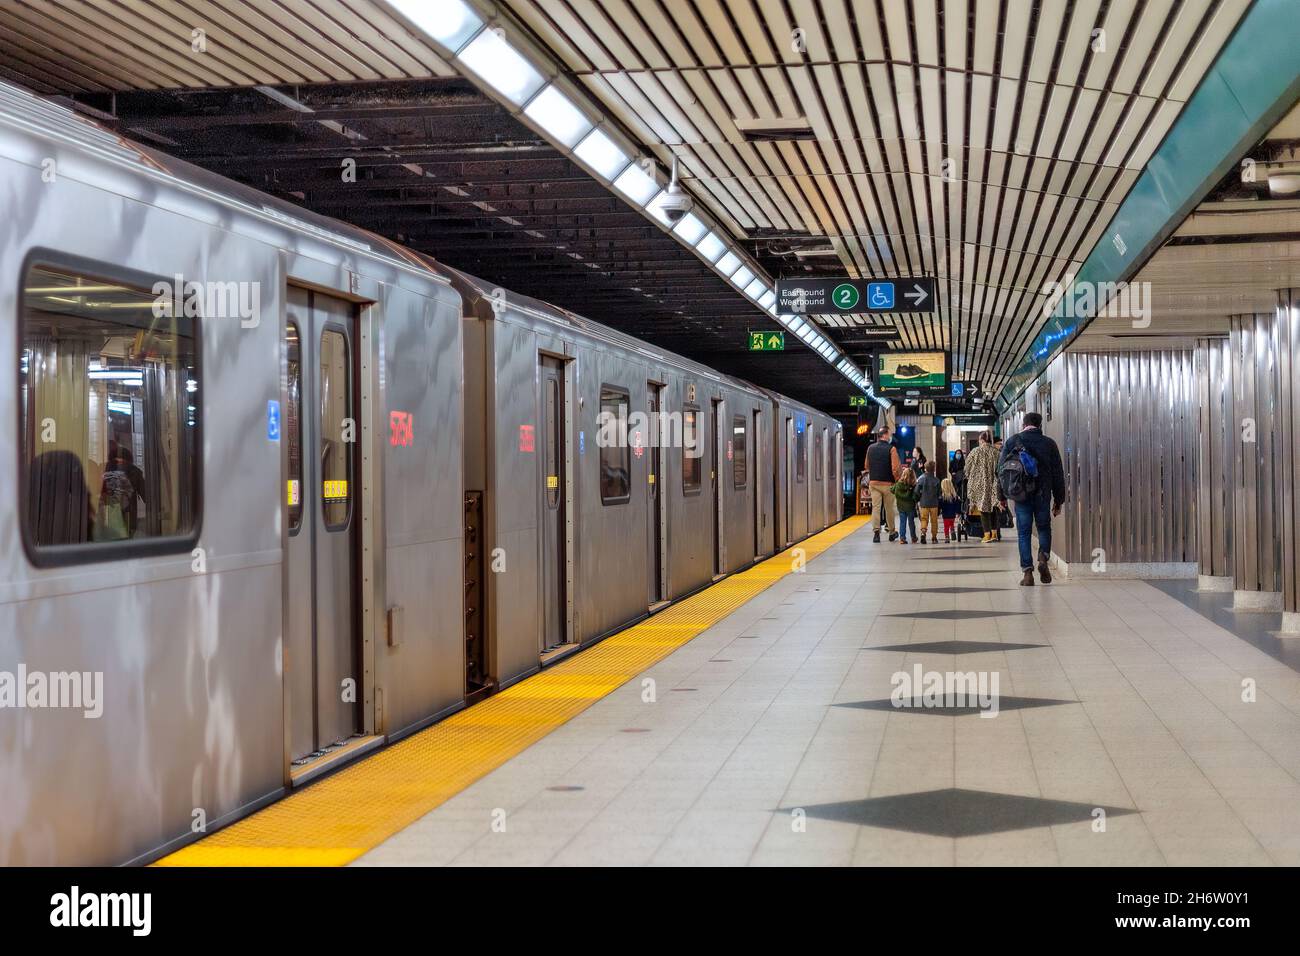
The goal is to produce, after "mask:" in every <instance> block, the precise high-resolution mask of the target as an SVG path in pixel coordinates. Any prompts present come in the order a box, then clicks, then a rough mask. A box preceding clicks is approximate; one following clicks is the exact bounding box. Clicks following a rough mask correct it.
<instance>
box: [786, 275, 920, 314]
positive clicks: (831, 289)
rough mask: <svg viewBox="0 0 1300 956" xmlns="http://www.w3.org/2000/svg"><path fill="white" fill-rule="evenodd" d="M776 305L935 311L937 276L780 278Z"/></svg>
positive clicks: (808, 310) (799, 310)
mask: <svg viewBox="0 0 1300 956" xmlns="http://www.w3.org/2000/svg"><path fill="white" fill-rule="evenodd" d="M776 308H777V311H778V312H792V313H794V314H795V315H808V314H836V313H838V314H840V315H866V314H887V313H891V312H934V311H935V304H934V278H933V276H919V277H917V278H895V279H850V278H847V277H846V278H843V279H835V278H831V279H815V278H814V279H777V280H776Z"/></svg>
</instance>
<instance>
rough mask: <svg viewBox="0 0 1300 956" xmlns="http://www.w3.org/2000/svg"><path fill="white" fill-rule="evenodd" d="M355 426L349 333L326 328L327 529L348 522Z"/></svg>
mask: <svg viewBox="0 0 1300 956" xmlns="http://www.w3.org/2000/svg"><path fill="white" fill-rule="evenodd" d="M355 428H356V425H355V423H354V422H353V420H352V366H351V364H350V362H349V360H348V340H347V336H345V335H344V334H343V333H342V332H341V331H339V330H338V329H331V328H327V329H325V330H324V331H323V332H321V334H320V477H321V508H322V510H323V511H324V514H325V528H326V530H328V531H340V530H342V529H343V528H346V527H347V525H348V511H349V509H350V506H351V503H352V480H351V479H352V440H353V438H354V437H355V436H354V435H353V434H352V431H353V429H355Z"/></svg>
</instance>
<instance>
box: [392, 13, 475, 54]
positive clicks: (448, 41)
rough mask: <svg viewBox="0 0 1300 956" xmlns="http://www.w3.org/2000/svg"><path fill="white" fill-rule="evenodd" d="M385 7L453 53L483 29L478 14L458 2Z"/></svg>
mask: <svg viewBox="0 0 1300 956" xmlns="http://www.w3.org/2000/svg"><path fill="white" fill-rule="evenodd" d="M388 5H389V6H390V7H392V8H393V9H394V10H396V11H397V12H398V13H400V14H402V15H403V16H405V17H406V18H407V19H408V20H410V21H411V22H412V23H414V24H415V25H416V26H417V27H419V28H420V30H421V31H423V32H424V33H426V34H428V35H429V36H430V37H432V38H433V39H434V40H436V41H438V42H439V43H441V44H442V45H443V46H445V47H446V48H447V49H448V50H450V51H451V52H452V53H456V52H458V51H459V50H460V48H461V47H463V46H464V45H465V44H466V42H468V40H469V38H470V37H472V36H473V35H474V34H475V33H477V32H478V31H479V29H480V28H481V27H482V26H483V21H482V19H480V17H479V16H478V14H476V13H475V12H474V11H473V10H472V9H470V6H469V4H467V3H463V2H461V0H388Z"/></svg>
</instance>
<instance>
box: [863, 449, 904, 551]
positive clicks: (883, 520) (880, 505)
mask: <svg viewBox="0 0 1300 956" xmlns="http://www.w3.org/2000/svg"><path fill="white" fill-rule="evenodd" d="M902 473H903V466H902V464H901V463H900V462H899V460H898V449H897V448H895V447H894V445H893V443H892V442H891V441H890V440H889V426H888V425H883V426H881V428H880V431H879V432H878V433H877V436H876V441H875V442H874V443H873V444H872V445H871V446H870V447H869V448H868V449H867V488H868V490H869V492H870V494H871V523H872V524H873V525H874V527H875V534H873V535H872V536H871V540H872V542H873V543H875V544H879V543H880V529H881V528H882V527H883V528H884V529H885V531H887V532H888V533H889V540H890V541H893V540H895V539H896V538H897V537H898V532H897V531H895V530H894V520H893V517H892V512H893V511H894V494H893V492H892V491H891V490H890V489H891V488H892V487H893V484H894V482H896V481H897V480H898V477H899V475H901V474H902Z"/></svg>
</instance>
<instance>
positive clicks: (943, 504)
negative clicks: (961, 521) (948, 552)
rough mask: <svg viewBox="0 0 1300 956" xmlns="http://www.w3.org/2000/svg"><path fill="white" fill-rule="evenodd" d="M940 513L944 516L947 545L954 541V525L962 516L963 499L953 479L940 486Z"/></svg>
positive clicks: (944, 537) (944, 534) (945, 541)
mask: <svg viewBox="0 0 1300 956" xmlns="http://www.w3.org/2000/svg"><path fill="white" fill-rule="evenodd" d="M939 511H940V513H941V514H942V515H943V540H944V543H945V544H947V543H949V542H951V541H952V523H953V521H955V520H956V519H957V515H959V514H961V497H960V496H959V495H958V494H957V486H956V485H954V484H953V483H952V479H951V478H945V479H944V480H943V482H942V483H941V484H940V485H939Z"/></svg>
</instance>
